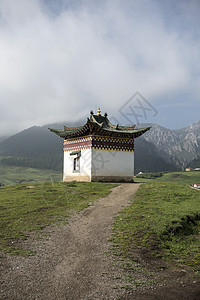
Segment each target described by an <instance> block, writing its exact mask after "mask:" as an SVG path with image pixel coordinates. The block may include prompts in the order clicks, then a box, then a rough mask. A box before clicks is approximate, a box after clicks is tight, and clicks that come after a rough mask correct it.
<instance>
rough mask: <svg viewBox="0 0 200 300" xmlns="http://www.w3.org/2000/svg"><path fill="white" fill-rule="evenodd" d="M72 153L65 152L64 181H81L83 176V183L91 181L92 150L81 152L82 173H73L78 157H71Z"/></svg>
mask: <svg viewBox="0 0 200 300" xmlns="http://www.w3.org/2000/svg"><path fill="white" fill-rule="evenodd" d="M71 152H72V151H64V165H63V168H64V170H63V180H64V181H67V180H68V179H69V180H80V178H79V177H80V176H82V179H83V181H90V179H91V149H85V150H81V157H80V172H74V171H73V162H74V158H75V157H76V155H70V153H71Z"/></svg>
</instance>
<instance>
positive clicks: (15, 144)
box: [0, 125, 63, 171]
mask: <svg viewBox="0 0 200 300" xmlns="http://www.w3.org/2000/svg"><path fill="white" fill-rule="evenodd" d="M59 126H60V125H59ZM62 144H63V141H62V139H59V138H57V137H56V136H55V135H53V134H51V133H50V132H49V130H48V129H47V127H46V126H44V127H37V126H34V127H31V128H28V129H26V130H23V131H22V132H20V133H18V134H16V135H14V136H12V137H9V138H7V139H6V140H4V141H2V142H1V143H0V155H1V156H6V157H5V158H3V159H1V163H4V164H7V165H12V166H13V165H14V166H23V167H33V168H40V169H53V170H56V171H61V170H62V148H63V146H62ZM7 156H9V157H7Z"/></svg>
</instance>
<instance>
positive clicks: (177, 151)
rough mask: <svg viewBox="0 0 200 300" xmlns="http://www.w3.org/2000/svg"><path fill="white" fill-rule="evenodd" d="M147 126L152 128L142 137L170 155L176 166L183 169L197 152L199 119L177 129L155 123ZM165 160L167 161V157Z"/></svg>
mask: <svg viewBox="0 0 200 300" xmlns="http://www.w3.org/2000/svg"><path fill="white" fill-rule="evenodd" d="M143 125H144V124H143ZM145 126H147V124H145ZM148 126H152V129H151V130H150V131H148V132H147V133H145V135H144V138H145V139H146V140H147V141H148V142H151V143H153V144H154V145H155V146H156V147H157V148H158V149H159V150H161V151H163V152H164V153H166V154H167V155H168V156H170V157H171V161H172V162H173V163H175V164H176V165H177V166H178V167H181V168H182V169H184V168H185V167H186V166H187V165H188V163H189V162H190V161H191V160H193V159H194V158H195V157H196V155H197V153H198V152H199V148H200V121H198V122H196V123H194V124H190V125H189V126H188V127H186V128H182V129H177V130H171V129H167V128H164V127H162V126H159V125H156V124H148ZM167 161H168V162H169V160H168V159H167Z"/></svg>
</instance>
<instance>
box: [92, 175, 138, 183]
mask: <svg viewBox="0 0 200 300" xmlns="http://www.w3.org/2000/svg"><path fill="white" fill-rule="evenodd" d="M91 181H93V182H96V181H99V182H134V179H133V177H132V176H92V179H91Z"/></svg>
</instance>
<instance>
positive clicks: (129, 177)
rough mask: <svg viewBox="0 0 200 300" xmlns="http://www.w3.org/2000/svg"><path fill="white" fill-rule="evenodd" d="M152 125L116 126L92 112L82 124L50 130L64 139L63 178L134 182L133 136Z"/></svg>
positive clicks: (139, 134)
mask: <svg viewBox="0 0 200 300" xmlns="http://www.w3.org/2000/svg"><path fill="white" fill-rule="evenodd" d="M149 129H150V127H146V128H141V129H135V125H134V126H131V127H127V126H119V125H113V124H111V123H110V121H109V120H108V118H107V114H106V113H105V115H104V116H102V115H101V111H100V109H98V111H97V114H96V115H94V114H93V112H91V113H90V118H88V119H87V122H86V123H85V124H84V125H83V126H79V127H64V130H56V129H50V130H51V131H52V132H54V133H55V134H56V135H58V136H60V137H61V138H63V139H64V170H63V181H72V180H77V181H114V182H119V181H125V182H133V181H134V139H135V138H137V137H139V136H141V135H142V134H143V133H145V132H146V131H147V130H149Z"/></svg>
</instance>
